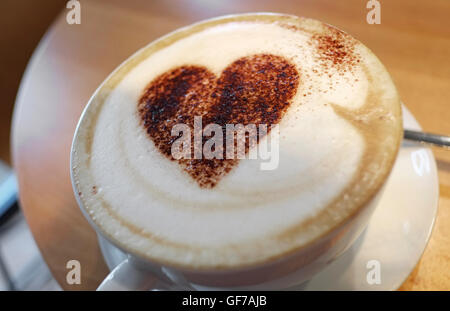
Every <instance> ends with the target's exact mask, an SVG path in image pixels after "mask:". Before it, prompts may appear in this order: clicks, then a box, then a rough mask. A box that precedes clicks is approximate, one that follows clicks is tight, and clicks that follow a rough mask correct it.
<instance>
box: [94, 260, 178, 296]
mask: <svg viewBox="0 0 450 311" xmlns="http://www.w3.org/2000/svg"><path fill="white" fill-rule="evenodd" d="M168 289H170V284H168V283H165V282H162V281H161V280H160V279H158V278H157V277H156V276H155V275H154V274H153V273H152V272H151V271H149V270H146V269H143V268H140V267H139V265H137V264H136V263H134V262H133V260H132V259H131V258H127V259H125V260H124V261H122V262H121V263H120V264H119V265H118V266H117V267H115V268H114V270H112V271H111V272H110V273H109V274H108V276H107V277H106V278H105V279H104V280H103V282H102V283H101V284H100V286H99V287H98V288H97V290H98V291H128V290H168Z"/></svg>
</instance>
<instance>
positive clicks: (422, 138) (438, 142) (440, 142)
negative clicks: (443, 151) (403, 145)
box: [403, 130, 450, 148]
mask: <svg viewBox="0 0 450 311" xmlns="http://www.w3.org/2000/svg"><path fill="white" fill-rule="evenodd" d="M403 136H404V138H405V139H407V140H413V141H417V142H421V143H426V144H432V145H435V146H439V147H446V148H450V136H444V135H437V134H431V133H424V132H419V131H411V130H404V134H403Z"/></svg>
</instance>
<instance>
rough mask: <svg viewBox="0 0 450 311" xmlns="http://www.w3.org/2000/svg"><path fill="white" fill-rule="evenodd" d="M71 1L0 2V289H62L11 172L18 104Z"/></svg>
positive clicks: (9, 0) (10, 0)
mask: <svg viewBox="0 0 450 311" xmlns="http://www.w3.org/2000/svg"><path fill="white" fill-rule="evenodd" d="M65 4H66V3H65V1H56V0H46V1H42V2H40V3H39V5H35V4H33V2H32V1H14V0H4V1H1V2H0V29H1V30H0V32H1V36H0V47H1V48H0V60H1V68H2V69H1V71H0V93H1V103H0V161H1V162H0V290H11V289H15V290H58V289H60V287H59V285H58V284H57V283H56V281H55V280H54V279H53V277H52V275H51V273H50V271H49V270H48V267H47V265H46V264H45V262H44V260H43V259H42V256H41V254H40V252H39V249H38V247H37V246H36V243H35V241H34V239H33V236H32V234H31V232H30V230H29V228H28V226H27V223H26V221H25V218H24V216H23V215H22V213H21V211H20V209H19V206H18V204H17V194H16V193H17V183H16V179H15V177H14V175H13V172H12V170H11V166H12V158H11V148H10V136H11V122H12V114H13V109H14V102H15V98H16V94H17V90H18V88H19V84H20V81H21V78H22V75H23V73H24V71H25V68H26V65H27V63H28V60H29V59H30V57H31V55H32V53H33V51H34V49H35V48H36V46H37V44H38V43H39V41H40V40H41V38H42V36H43V35H44V34H45V31H46V30H47V28H48V27H49V25H50V23H51V22H52V21H53V20H54V19H55V17H56V16H57V15H58V13H59V12H60V11H61V10H62V9H63V8H64V7H65Z"/></svg>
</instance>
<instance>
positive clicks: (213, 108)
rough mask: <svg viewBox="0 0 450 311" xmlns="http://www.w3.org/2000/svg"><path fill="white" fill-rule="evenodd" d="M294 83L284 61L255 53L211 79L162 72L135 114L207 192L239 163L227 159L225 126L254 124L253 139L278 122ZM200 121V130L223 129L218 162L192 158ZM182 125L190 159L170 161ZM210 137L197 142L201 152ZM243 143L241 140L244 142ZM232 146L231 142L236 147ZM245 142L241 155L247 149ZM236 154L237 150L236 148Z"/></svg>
mask: <svg viewBox="0 0 450 311" xmlns="http://www.w3.org/2000/svg"><path fill="white" fill-rule="evenodd" d="M298 84H299V74H298V72H297V70H296V68H295V66H294V65H293V64H291V63H290V62H288V61H287V60H286V59H285V58H283V57H280V56H275V55H270V54H258V55H253V56H248V57H243V58H240V59H238V60H236V61H234V62H233V63H232V64H230V65H229V66H228V67H227V68H226V69H225V70H224V71H223V72H222V73H221V75H220V77H218V78H217V77H215V75H214V74H213V73H211V72H210V71H209V70H208V69H207V68H205V67H201V66H194V65H185V66H181V67H177V68H175V69H172V70H170V71H168V72H165V73H163V74H161V75H160V76H158V77H157V78H156V79H154V80H153V81H152V82H150V84H149V85H148V86H147V87H146V88H145V90H144V92H143V94H142V96H141V98H140V100H139V102H138V113H139V115H140V117H141V120H142V125H143V127H144V128H145V130H146V132H147V133H148V135H149V137H150V138H151V139H152V140H153V142H154V143H155V145H156V147H157V148H158V149H159V150H160V152H161V153H162V154H164V155H165V156H166V157H167V158H169V159H170V160H172V161H177V162H178V164H179V165H180V166H181V167H182V168H183V169H184V170H185V171H186V172H187V173H188V174H189V175H190V176H191V177H192V178H193V179H194V180H195V181H196V182H197V183H198V185H199V186H200V187H202V188H212V187H214V186H215V185H217V183H218V182H219V181H220V179H221V178H222V177H223V176H225V175H226V174H227V173H229V172H230V171H231V170H232V168H233V167H234V166H235V165H236V164H237V163H238V161H239V160H237V159H226V156H225V155H226V148H225V147H226V144H225V126H226V124H233V125H236V124H242V125H244V126H245V125H248V124H255V125H256V128H257V133H258V140H257V142H258V141H259V139H260V138H262V137H263V135H264V134H266V133H259V128H258V126H259V125H260V124H266V125H267V133H269V132H270V127H271V125H273V124H277V123H279V121H280V120H281V118H282V116H283V114H284V113H285V112H286V110H287V108H288V107H289V105H290V100H291V99H292V98H293V96H294V95H295V93H296V91H297V88H298ZM196 116H201V117H202V128H203V129H204V128H205V127H206V126H207V125H208V124H211V123H214V124H218V125H220V126H221V127H222V129H224V130H223V135H224V139H223V146H215V147H216V148H219V149H220V151H219V152H221V153H222V154H223V159H211V160H208V159H204V158H203V159H194V138H193V137H194V134H195V133H194V117H196ZM180 123H183V124H186V125H188V126H189V127H190V129H191V159H179V160H176V159H174V158H173V157H172V154H171V149H172V144H173V143H174V141H176V140H177V139H178V138H179V136H178V137H177V136H172V135H171V130H172V127H173V126H174V125H176V124H180ZM209 138H210V137H203V138H202V140H203V141H202V147H203V145H204V144H205V142H206V141H207V140H208V139H209ZM245 139H246V138H245ZM235 146H236V142H235ZM250 147H252V146H251V144H250V142H249V140H248V139H246V141H245V152H246V153H247V152H248V150H249V149H250ZM235 152H236V148H235Z"/></svg>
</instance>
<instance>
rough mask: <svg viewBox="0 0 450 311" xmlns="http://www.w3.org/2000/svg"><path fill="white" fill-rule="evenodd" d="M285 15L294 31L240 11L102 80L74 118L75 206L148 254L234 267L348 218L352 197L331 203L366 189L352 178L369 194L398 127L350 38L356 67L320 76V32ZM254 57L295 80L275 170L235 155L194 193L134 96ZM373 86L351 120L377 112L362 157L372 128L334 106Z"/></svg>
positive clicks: (389, 87) (392, 103)
mask: <svg viewBox="0 0 450 311" xmlns="http://www.w3.org/2000/svg"><path fill="white" fill-rule="evenodd" d="M292 22H293V23H296V24H297V25H299V26H301V27H297V28H295V29H292V28H291V27H284V26H285V25H284V24H283V23H284V22H280V21H274V22H267V21H258V20H256V21H255V20H252V19H245V18H244V20H242V21H239V20H237V21H236V20H233V21H229V22H223V23H218V24H217V25H214V26H211V27H207V28H206V29H203V30H199V31H197V32H195V33H192V34H191V35H190V36H187V37H183V38H181V39H179V40H177V41H175V42H173V43H172V44H170V45H168V46H165V47H163V48H161V49H159V50H157V51H155V52H154V53H149V54H150V55H149V56H148V57H144V59H143V60H142V61H140V62H139V63H137V64H136V66H135V67H133V66H132V65H129V64H125V65H124V66H130V67H131V69H130V70H128V72H126V74H124V75H123V77H122V78H121V80H120V81H119V82H118V83H117V84H116V85H114V87H113V89H111V90H109V89H107V87H108V83H106V85H104V86H103V91H100V94H98V96H97V98H95V99H94V101H95V102H96V103H94V104H91V106H92V107H90V108H88V111H87V112H86V113H85V116H84V120H83V121H82V123H81V125H80V129H79V131H78V134H77V135H78V136H79V138H78V140H79V141H83V143H81V142H79V143H78V144H77V143H75V145H74V154H73V162H72V164H73V165H74V167H73V174H74V180H75V184H76V188H77V190H78V191H79V192H80V201H81V202H82V204H83V205H84V208H85V210H86V211H87V212H88V213H89V217H90V218H91V219H92V220H93V222H94V223H95V224H96V225H97V226H98V227H99V228H100V230H101V231H103V232H104V233H105V234H106V235H108V236H110V237H111V238H112V239H114V240H117V241H118V243H119V244H120V245H122V246H123V247H124V248H126V249H128V250H130V251H132V252H135V253H138V254H141V255H142V256H145V257H148V258H150V259H153V260H156V261H162V262H168V263H170V264H174V265H179V266H182V267H217V266H225V267H235V266H241V265H248V264H254V263H257V262H261V261H264V260H267V259H270V258H273V257H277V256H279V255H280V254H283V253H286V252H289V251H291V250H292V249H295V248H298V247H301V246H302V245H304V244H305V243H307V242H309V241H310V240H312V239H314V238H317V237H318V236H320V235H321V234H323V232H325V231H326V230H328V229H329V228H330V227H332V226H334V225H336V224H337V223H339V222H340V221H342V220H343V219H345V218H346V217H348V216H349V215H351V214H352V213H353V212H354V211H355V209H356V208H358V207H359V205H361V202H360V203H359V204H350V203H349V204H347V203H345V204H340V203H342V202H345V201H346V200H347V201H349V198H348V195H347V196H346V197H345V191H347V190H348V187H349V185H352V187H360V188H361V189H365V188H364V185H360V184H359V183H358V182H356V183H355V176H363V177H364V181H366V182H367V181H368V180H371V181H374V185H373V186H371V188H370V190H367V189H366V190H367V191H369V192H370V191H372V192H374V191H376V190H377V187H379V185H380V184H381V183H382V179H383V178H384V177H385V175H386V171H388V170H389V165H391V163H392V161H393V159H394V157H395V152H396V148H397V147H398V141H399V138H398V137H397V136H398V133H399V130H398V129H399V126H400V122H401V118H400V114H399V103H398V98H397V95H396V91H395V88H394V86H393V84H392V82H391V80H390V78H389V76H388V74H387V73H386V71H385V70H384V68H383V67H382V65H381V64H380V63H379V61H378V60H377V59H376V58H375V57H374V56H373V55H372V54H371V53H370V52H369V51H368V50H367V49H366V48H365V47H364V46H363V45H362V44H360V43H359V42H356V41H355V42H356V45H355V53H357V55H358V57H360V63H359V64H358V65H357V66H353V68H352V70H347V71H345V72H343V71H339V70H338V69H335V68H333V67H332V68H331V69H329V68H328V69H327V70H326V72H321V71H325V69H324V68H323V66H322V64H321V60H320V59H318V58H317V50H316V46H315V45H314V44H311V37H312V35H313V34H314V33H325V32H326V31H329V29H328V28H327V27H325V26H324V25H323V24H321V23H319V22H316V21H312V20H308V19H299V20H294V21H289V22H288V23H292ZM143 51H144V52H143ZM143 51H141V52H140V53H141V54H138V55H142V53H145V49H144V50H143ZM260 53H266V54H274V55H279V56H283V57H285V58H286V59H287V60H289V61H290V62H291V63H292V64H295V66H296V68H297V70H298V73H299V76H300V83H299V89H298V90H297V92H296V95H295V97H294V98H293V100H292V102H291V105H290V107H289V109H288V111H287V113H286V115H285V116H284V117H283V119H282V120H281V122H280V123H279V126H280V137H279V146H280V155H279V167H278V168H277V169H275V170H272V171H262V170H260V169H259V168H260V163H261V161H263V160H261V159H258V160H254V159H252V160H250V159H245V160H240V162H239V164H238V165H237V166H236V167H235V168H234V169H233V170H232V171H231V172H230V173H229V174H228V175H226V176H225V177H224V178H223V179H222V180H221V181H220V182H219V183H218V184H217V185H216V186H215V187H214V188H212V189H204V188H201V187H199V186H198V184H197V183H196V182H195V181H193V180H192V179H191V178H190V177H189V176H188V175H187V174H186V173H185V172H184V171H183V170H181V169H180V167H179V165H178V164H177V162H174V161H169V160H168V159H167V158H166V157H164V156H163V155H162V154H161V153H160V152H159V150H158V149H156V147H155V145H154V143H153V141H152V140H151V139H150V138H149V136H148V135H147V134H146V132H145V129H143V127H142V124H141V122H140V119H139V116H138V114H137V113H136V107H137V102H138V100H139V97H140V96H141V94H142V91H143V90H144V89H145V87H146V86H147V85H148V83H149V82H151V81H152V80H153V79H155V78H156V77H157V76H159V75H160V74H162V73H164V72H166V71H168V70H170V69H172V68H175V67H177V66H182V65H186V64H188V65H199V66H204V67H206V68H208V69H209V70H210V71H211V72H213V73H214V74H215V75H216V76H220V74H221V72H222V70H223V69H224V68H225V67H227V66H228V65H229V64H231V63H232V62H233V61H235V60H236V59H238V58H241V57H244V56H248V55H254V54H260ZM116 75H118V73H116ZM113 77H114V75H113ZM377 82H379V83H377ZM374 84H377V85H378V84H380V85H381V87H378V88H377V92H378V93H377V95H376V96H377V103H378V104H377V108H376V109H375V110H373V109H372V110H371V111H369V113H363V114H361V118H360V119H361V121H360V122H362V123H363V124H364V122H366V123H370V122H371V121H370V120H372V119H373V118H374V115H375V116H376V117H377V118H378V116H379V115H382V116H383V120H382V121H377V122H383V129H384V130H382V131H381V132H379V133H375V134H376V135H384V136H381V137H378V138H379V140H380V141H381V143H380V144H384V145H380V146H381V147H382V148H383V150H384V151H383V153H382V154H383V155H382V156H378V155H377V156H376V157H375V158H373V157H372V156H370V155H369V156H368V155H367V152H366V151H367V148H368V144H374V141H370V140H369V141H368V137H370V132H364V131H362V128H363V127H358V126H355V124H356V123H355V120H349V119H347V118H345V117H343V114H342V113H339V109H336V107H338V108H339V107H340V108H342V109H344V110H346V111H350V112H352V111H355V112H358V111H363V110H364V107H365V105H367V100H368V97H369V95H368V94H369V88H371V87H373V85H374ZM100 95H102V96H100ZM89 109H90V110H89ZM94 111H95V112H94ZM373 111H375V112H373ZM364 118H368V120H369V121H368V120H364ZM380 120H381V119H380ZM83 122H84V124H85V126H83ZM88 124H89V126H88ZM386 129H387V130H386ZM368 133H369V134H368ZM81 137H83V138H81ZM77 145H78V146H79V147H78V148H77ZM363 161H365V162H364V163H365V164H364V165H365V166H366V167H363V168H361V163H363ZM386 163H387V164H386ZM383 165H384V166H385V168H383ZM358 174H360V175H358ZM364 181H362V180H361V181H360V183H363V182H364ZM93 187H95V188H93ZM363 197H364V196H362V197H361V198H363ZM336 202H337V203H339V204H336ZM350 202H351V198H350ZM353 203H354V202H353ZM333 204H334V205H333ZM336 206H338V207H339V209H338V207H336ZM333 208H335V209H333ZM323 214H326V215H327V217H328V220H327V221H326V222H325V225H324V223H323V222H317V225H315V226H314V225H313V226H311V225H309V227H305V229H304V230H301V233H298V234H295V235H294V234H293V235H292V236H290V237H289V238H283V239H282V238H280V237H281V236H283V237H285V236H286V235H285V232H286V230H287V229H289V228H297V229H298V228H299V227H301V226H302V224H304V223H305V222H306V221H307V220H310V219H314V217H318V216H319V215H323Z"/></svg>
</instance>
